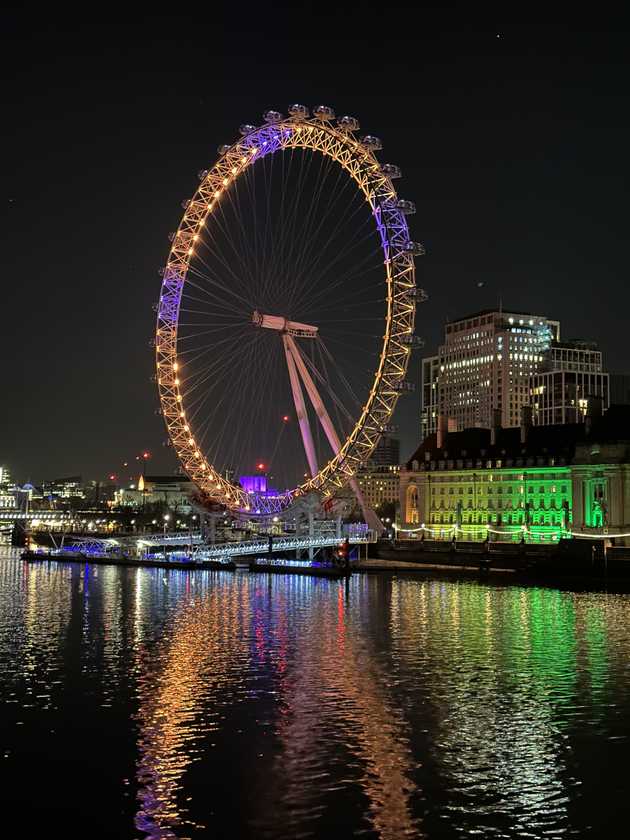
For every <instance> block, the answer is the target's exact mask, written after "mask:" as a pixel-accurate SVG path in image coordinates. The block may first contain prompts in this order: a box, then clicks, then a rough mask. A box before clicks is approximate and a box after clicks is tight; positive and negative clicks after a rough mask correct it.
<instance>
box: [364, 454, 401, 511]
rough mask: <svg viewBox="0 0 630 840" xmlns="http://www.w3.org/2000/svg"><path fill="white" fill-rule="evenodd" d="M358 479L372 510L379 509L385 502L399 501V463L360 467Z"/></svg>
mask: <svg viewBox="0 0 630 840" xmlns="http://www.w3.org/2000/svg"><path fill="white" fill-rule="evenodd" d="M357 481H358V483H359V487H360V488H361V492H362V493H363V498H364V499H365V502H366V504H367V506H368V507H369V508H371V509H372V510H378V508H379V507H381V505H383V504H389V503H394V504H396V502H397V501H398V495H399V482H400V467H399V466H398V465H396V466H389V467H379V468H368V467H366V468H362V469H359V470H358V472H357Z"/></svg>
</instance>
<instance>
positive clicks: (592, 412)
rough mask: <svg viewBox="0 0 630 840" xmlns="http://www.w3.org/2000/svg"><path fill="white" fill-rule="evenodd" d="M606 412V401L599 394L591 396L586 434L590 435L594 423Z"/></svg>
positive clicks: (586, 419)
mask: <svg viewBox="0 0 630 840" xmlns="http://www.w3.org/2000/svg"><path fill="white" fill-rule="evenodd" d="M603 410H604V399H603V397H601V396H600V395H599V394H589V396H588V403H587V405H586V417H585V420H584V422H585V426H586V434H587V435H590V433H591V431H592V428H593V422H594V421H595V420H597V419H599V418H600V417H601V416H602V413H603Z"/></svg>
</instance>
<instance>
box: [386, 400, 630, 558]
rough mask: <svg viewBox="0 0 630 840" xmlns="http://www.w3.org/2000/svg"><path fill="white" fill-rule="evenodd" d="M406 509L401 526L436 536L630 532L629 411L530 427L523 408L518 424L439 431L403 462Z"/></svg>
mask: <svg viewBox="0 0 630 840" xmlns="http://www.w3.org/2000/svg"><path fill="white" fill-rule="evenodd" d="M624 436H625V438H627V440H624ZM400 510H401V522H400V528H401V529H408V530H409V531H410V532H411V533H415V534H417V535H419V534H420V533H422V532H424V534H425V536H426V537H427V538H433V539H452V538H453V537H454V536H455V537H456V538H457V539H463V540H485V539H486V537H488V536H489V538H490V539H497V540H513V541H520V540H521V539H525V540H526V541H535V542H546V541H553V540H558V539H561V538H565V537H570V536H571V534H572V533H575V532H578V533H581V534H584V535H587V534H592V535H602V534H604V533H608V534H610V536H611V538H613V537H614V536H615V534H621V533H625V532H626V531H628V532H630V410H629V409H628V407H626V406H615V407H612V408H611V409H610V410H609V411H608V412H607V414H606V415H604V416H603V417H598V418H592V419H590V420H589V422H587V423H586V424H583V423H578V424H563V425H556V426H532V425H531V415H529V413H528V412H527V411H526V412H525V418H524V421H523V423H522V424H521V427H520V428H518V427H517V428H500V427H498V426H497V427H495V428H493V429H479V428H475V429H466V430H464V431H463V432H440V431H438V432H437V433H436V434H432V435H429V437H427V438H426V439H425V440H424V441H423V443H422V444H421V445H420V446H419V447H418V449H417V450H416V452H415V453H414V454H413V455H412V457H411V459H410V460H409V461H408V462H407V464H405V465H404V466H403V468H402V469H401V472H400ZM617 541H622V538H618V540H617Z"/></svg>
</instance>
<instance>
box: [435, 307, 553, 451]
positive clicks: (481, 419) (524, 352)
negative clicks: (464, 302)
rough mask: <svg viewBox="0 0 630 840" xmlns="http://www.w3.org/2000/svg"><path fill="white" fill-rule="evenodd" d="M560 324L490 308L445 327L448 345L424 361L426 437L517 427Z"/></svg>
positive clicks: (529, 315)
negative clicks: (441, 426) (443, 429)
mask: <svg viewBox="0 0 630 840" xmlns="http://www.w3.org/2000/svg"><path fill="white" fill-rule="evenodd" d="M559 338H560V324H559V322H558V321H555V320H552V319H550V318H547V317H546V316H544V315H535V314H533V313H529V312H511V311H503V310H501V309H498V310H493V309H487V310H484V311H482V312H476V313H474V314H473V315H468V316H467V317H465V318H461V319H459V320H457V321H451V322H449V323H447V324H446V330H445V338H444V343H443V344H442V345H441V346H440V348H439V350H438V353H437V354H436V355H435V356H432V357H429V358H426V359H423V362H422V397H423V409H422V436H423V437H426V436H427V435H429V434H431V433H433V432H435V431H437V429H438V420H439V418H440V417H443V418H444V419H445V422H446V423H447V424H448V425H447V428H448V430H450V431H457V430H462V429H467V428H474V427H481V428H491V427H492V426H493V424H494V423H495V416H494V411H495V409H498V410H500V415H501V418H500V419H501V425H502V426H503V427H510V426H518V425H519V423H520V417H521V408H522V406H523V405H528V404H529V402H530V393H529V392H530V377H531V375H532V374H534V373H536V372H537V371H538V370H539V369H540V367H541V366H542V363H543V361H544V358H545V354H546V353H547V351H548V350H549V348H550V347H551V346H552V343H553V342H555V341H558V340H559Z"/></svg>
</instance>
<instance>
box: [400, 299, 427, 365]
mask: <svg viewBox="0 0 630 840" xmlns="http://www.w3.org/2000/svg"><path fill="white" fill-rule="evenodd" d="M415 291H416V292H421V291H422V290H421V289H416V290H415ZM398 340H399V341H400V343H401V344H405V345H406V346H407V347H411V349H412V350H413V349H417V350H419V349H420V348H421V347H424V339H423V338H420V336H419V335H414V334H413V333H405V334H404V335H401V336H400V338H399V339H398Z"/></svg>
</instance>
